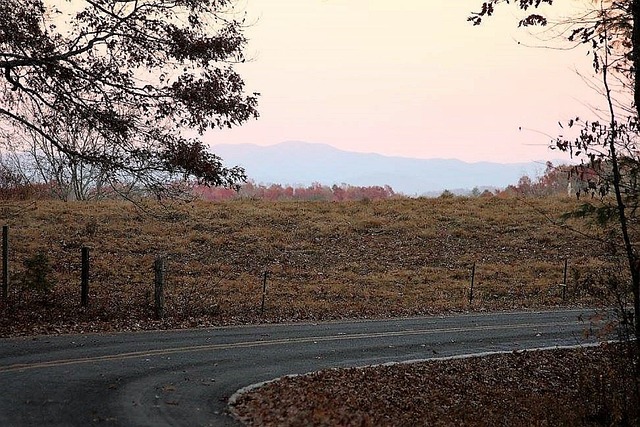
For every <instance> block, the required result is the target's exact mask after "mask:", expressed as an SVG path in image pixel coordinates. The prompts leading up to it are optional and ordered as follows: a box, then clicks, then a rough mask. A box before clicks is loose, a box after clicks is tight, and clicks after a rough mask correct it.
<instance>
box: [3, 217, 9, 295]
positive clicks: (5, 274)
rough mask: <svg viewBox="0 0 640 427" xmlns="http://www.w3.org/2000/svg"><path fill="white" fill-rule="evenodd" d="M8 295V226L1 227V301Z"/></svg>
mask: <svg viewBox="0 0 640 427" xmlns="http://www.w3.org/2000/svg"><path fill="white" fill-rule="evenodd" d="M8 295H9V226H8V225H3V226H2V299H5V300H6V299H7V297H8Z"/></svg>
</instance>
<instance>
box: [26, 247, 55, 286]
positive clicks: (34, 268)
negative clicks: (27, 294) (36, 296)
mask: <svg viewBox="0 0 640 427" xmlns="http://www.w3.org/2000/svg"><path fill="white" fill-rule="evenodd" d="M23 265H24V272H23V274H22V286H23V287H24V288H27V289H31V290H34V291H37V292H39V293H48V292H49V291H51V289H53V287H54V285H55V281H54V280H53V279H51V271H52V268H51V265H50V264H49V257H48V256H47V254H45V253H44V252H38V253H37V254H35V255H34V256H32V257H30V258H27V259H25V260H24V262H23Z"/></svg>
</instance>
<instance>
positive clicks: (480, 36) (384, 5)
mask: <svg viewBox="0 0 640 427" xmlns="http://www.w3.org/2000/svg"><path fill="white" fill-rule="evenodd" d="M481 3H482V1H481V0H393V1H391V0H243V1H242V2H241V4H242V7H243V8H244V10H245V11H246V13H247V15H248V23H250V24H251V25H250V26H249V28H248V29H247V31H246V35H247V37H248V38H249V45H248V49H247V51H246V53H247V56H248V57H249V58H250V61H249V62H248V63H246V64H241V65H240V66H238V67H237V68H236V69H237V70H238V71H239V72H240V73H241V75H242V76H243V77H244V80H245V82H246V85H247V89H248V90H249V91H251V92H253V91H256V92H260V93H261V97H260V100H259V111H260V115H261V117H260V118H259V119H258V120H256V121H251V122H249V123H247V124H245V125H243V126H241V127H237V128H234V129H232V130H224V131H215V132H209V133H208V134H207V135H206V140H207V141H208V142H209V143H211V144H213V145H215V144H222V143H253V144H258V145H272V144H277V143H279V142H284V141H291V140H296V141H306V142H313V143H325V144H329V145H332V146H334V147H337V148H340V149H343V150H349V151H358V152H375V153H380V154H384V155H392V156H403V157H417V158H457V159H461V160H465V161H472V162H473V161H497V162H521V161H534V160H547V159H558V158H565V157H566V155H564V154H562V153H558V152H557V151H551V150H549V149H548V148H547V145H548V142H549V139H550V138H549V137H548V136H545V135H544V134H549V135H552V136H555V135H557V134H558V132H559V131H560V128H559V127H558V124H557V123H558V121H559V120H563V121H564V120H566V119H569V118H571V117H575V115H576V114H577V115H580V116H581V117H586V116H588V115H589V112H588V111H589V108H588V105H592V104H594V103H597V102H600V97H598V96H597V95H596V94H595V93H594V92H593V91H592V90H591V89H589V88H588V87H587V85H586V84H585V83H584V82H583V80H582V78H581V77H580V76H579V75H578V74H577V73H576V70H580V72H581V73H583V74H585V75H586V76H592V75H593V72H592V70H591V68H590V64H591V59H590V57H588V56H587V51H586V50H585V49H584V48H583V47H580V48H579V49H578V50H574V51H561V50H554V49H542V48H532V47H525V46H523V44H538V45H541V44H547V45H549V44H550V43H543V42H541V41H540V40H539V39H537V38H533V37H531V36H530V35H528V34H527V32H526V31H524V30H522V29H518V28H517V22H518V17H519V16H520V15H521V14H520V13H519V11H518V10H517V9H516V8H515V7H514V6H513V5H506V4H505V5H502V7H500V8H498V9H497V14H496V16H495V17H492V18H490V19H488V20H486V22H485V23H484V24H483V25H482V26H479V27H473V26H472V25H471V24H470V23H468V22H467V20H466V18H467V16H469V12H471V11H473V10H478V8H479V6H480V5H481ZM572 3H573V4H574V5H575V2H574V1H571V0H564V3H563V5H567V4H569V5H571V4H572ZM565 7H566V6H565ZM557 8H558V6H557V5H554V6H553V7H552V8H550V9H547V10H557V11H562V10H561V9H557ZM518 41H520V42H522V44H520V45H519V44H518ZM519 128H522V130H519Z"/></svg>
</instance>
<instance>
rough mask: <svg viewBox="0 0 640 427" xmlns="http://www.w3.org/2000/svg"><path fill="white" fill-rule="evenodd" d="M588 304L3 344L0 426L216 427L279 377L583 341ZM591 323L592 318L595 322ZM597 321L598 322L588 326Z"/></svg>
mask: <svg viewBox="0 0 640 427" xmlns="http://www.w3.org/2000/svg"><path fill="white" fill-rule="evenodd" d="M592 314H593V311H592V310H587V309H585V310H563V311H549V312H514V313H496V314H469V315H460V316H442V317H421V318H410V319H393V320H382V321H359V322H330V323H314V324H286V325H263V326H241V327H228V328H211V329H198V330H183V331H160V332H140V333H118V334H91V335H66V336H57V337H49V336H42V337H32V338H19V339H18V338H17V339H4V340H0V426H45V425H46V426H88V425H97V424H100V425H119V426H209V425H213V426H218V425H236V422H235V421H234V420H233V419H232V418H231V417H230V416H229V415H227V414H226V406H227V400H228V398H229V397H230V396H231V395H232V394H233V393H234V392H235V391H236V390H238V389H239V388H241V387H244V386H247V385H249V384H252V383H256V382H260V381H265V380H270V379H273V378H276V377H279V376H282V375H287V374H295V373H305V372H310V371H315V370H319V369H324V368H329V367H347V366H363V365H371V364H380V363H387V362H396V361H407V360H414V359H425V358H431V357H443V356H452V355H460V354H467V353H477V352H487V351H504V350H517V349H527V348H538V347H550V346H564V345H575V344H583V343H587V342H591V341H592V340H593V338H584V335H585V331H588V330H589V329H591V328H593V327H594V319H591V320H590V318H591V316H592ZM596 323H597V322H596ZM595 327H597V326H595Z"/></svg>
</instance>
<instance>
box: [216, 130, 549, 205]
mask: <svg viewBox="0 0 640 427" xmlns="http://www.w3.org/2000/svg"><path fill="white" fill-rule="evenodd" d="M212 149H213V152H214V153H216V154H217V155H219V156H220V157H222V159H223V160H224V163H225V165H229V166H232V165H239V166H242V167H244V168H245V170H246V173H247V175H248V177H249V179H252V180H253V181H255V182H256V183H259V184H260V183H261V184H282V185H293V186H308V185H310V184H312V183H314V182H318V183H320V184H324V185H333V184H337V185H340V184H349V185H355V186H373V185H380V186H383V185H389V186H391V187H392V188H393V190H394V191H395V192H396V193H403V194H406V195H409V196H420V195H434V194H439V193H441V192H442V191H443V190H445V189H446V190H450V191H452V192H454V193H465V192H469V191H470V190H471V189H473V188H474V187H478V188H479V189H486V188H490V189H494V188H504V187H506V186H508V185H509V184H516V183H517V182H518V180H519V179H520V177H522V176H523V175H529V176H530V177H533V176H536V175H537V174H539V173H540V172H541V171H542V170H543V169H544V165H543V164H540V163H536V162H530V163H509V164H503V163H490V162H479V163H465V162H463V161H460V160H452V159H412V158H405V157H388V156H383V155H380V154H364V153H355V152H350V151H343V150H339V149H337V148H334V147H331V146H330V145H326V144H312V143H307V142H298V141H290V142H283V143H281V144H276V145H271V146H259V145H254V144H220V145H215V146H213V147H212Z"/></svg>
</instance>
